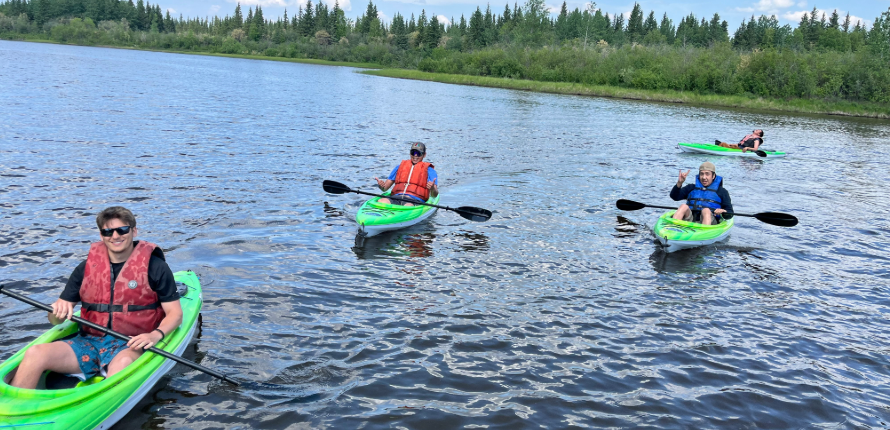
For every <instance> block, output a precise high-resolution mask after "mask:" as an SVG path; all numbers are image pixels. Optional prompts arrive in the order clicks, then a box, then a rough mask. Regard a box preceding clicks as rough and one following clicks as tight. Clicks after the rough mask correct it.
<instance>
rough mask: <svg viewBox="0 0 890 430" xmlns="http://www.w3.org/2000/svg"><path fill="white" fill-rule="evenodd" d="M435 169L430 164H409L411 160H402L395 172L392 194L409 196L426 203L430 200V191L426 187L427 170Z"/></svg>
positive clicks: (422, 162) (423, 162)
mask: <svg viewBox="0 0 890 430" xmlns="http://www.w3.org/2000/svg"><path fill="white" fill-rule="evenodd" d="M430 167H432V168H434V169H435V168H436V167H435V166H433V165H432V164H430V163H427V162H425V161H421V162H419V163H417V164H411V160H402V164H399V170H398V172H396V185H395V186H394V187H392V193H393V194H411V195H413V196H417V197H420V198H421V200H423V201H427V199H429V198H430V190H429V189H428V188H427V187H426V183H427V174H428V173H429V172H428V171H427V169H429V168H430Z"/></svg>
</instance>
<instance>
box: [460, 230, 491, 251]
mask: <svg viewBox="0 0 890 430" xmlns="http://www.w3.org/2000/svg"><path fill="white" fill-rule="evenodd" d="M454 237H456V238H457V239H458V247H459V248H458V249H457V251H459V252H486V251H488V250H489V248H490V247H491V245H490V243H489V239H488V236H486V235H485V233H471V232H467V231H461V232H459V233H455V234H454Z"/></svg>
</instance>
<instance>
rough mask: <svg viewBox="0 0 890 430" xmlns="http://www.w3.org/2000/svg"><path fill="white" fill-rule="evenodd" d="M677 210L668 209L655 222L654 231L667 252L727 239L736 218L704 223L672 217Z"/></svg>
mask: <svg viewBox="0 0 890 430" xmlns="http://www.w3.org/2000/svg"><path fill="white" fill-rule="evenodd" d="M674 212H676V211H668V212H667V213H665V214H664V215H662V216H661V217H660V218H658V221H656V222H655V226H654V227H652V231H653V232H654V233H655V237H656V238H657V239H658V242H659V243H661V245H662V246H663V247H664V251H665V252H674V251H679V250H681V249H687V248H694V247H697V246H703V245H710V244H712V243H715V242H719V241H721V240H723V239H726V238H727V237H728V236H729V231H730V230H732V226H733V225H734V221H733V220H734V219H733V218H730V219H724V220H721V221H720V223H719V224H716V225H704V224H699V223H697V222H689V221H683V220H676V219H673V218H672V217H673V216H674Z"/></svg>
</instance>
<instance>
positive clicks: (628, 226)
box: [612, 215, 647, 238]
mask: <svg viewBox="0 0 890 430" xmlns="http://www.w3.org/2000/svg"><path fill="white" fill-rule="evenodd" d="M616 221H617V222H618V225H616V226H615V232H616V233H613V234H612V235H613V236H615V237H617V238H629V237H636V236H638V235H639V234H640V231H641V230H646V229H647V227H646V226H645V225H643V224H638V223H635V222H633V221H631V220H629V219H627V218H625V217H623V216H621V215H618V216H617V217H616Z"/></svg>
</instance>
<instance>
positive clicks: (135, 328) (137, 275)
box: [80, 241, 166, 336]
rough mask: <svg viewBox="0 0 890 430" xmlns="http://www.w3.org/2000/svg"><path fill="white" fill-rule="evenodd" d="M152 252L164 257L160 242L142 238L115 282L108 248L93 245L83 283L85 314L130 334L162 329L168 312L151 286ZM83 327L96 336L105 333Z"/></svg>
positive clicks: (85, 317) (100, 243) (83, 315)
mask: <svg viewBox="0 0 890 430" xmlns="http://www.w3.org/2000/svg"><path fill="white" fill-rule="evenodd" d="M152 254H156V255H158V256H159V257H160V258H161V259H163V258H164V253H163V251H161V248H158V246H157V245H155V244H153V243H149V242H146V241H139V242H138V243H137V244H136V247H135V249H133V253H132V254H130V257H129V258H127V261H126V262H125V263H124V267H122V268H121V272H120V274H119V275H117V279H116V280H115V281H114V285H112V284H111V260H109V259H108V248H106V246H105V243H104V242H96V243H94V244H92V245H91V246H90V253H89V255H88V256H87V263H86V267H85V268H84V272H83V283H82V284H81V285H80V301H81V304H82V308H81V312H80V315H81V317H82V318H83V319H85V320H87V321H90V322H92V323H96V324H98V325H101V326H105V327H108V328H110V329H112V330H114V331H117V332H119V333H122V334H125V335H127V336H136V335H139V334H142V333H148V332H150V331H152V330H154V329H156V328H158V325H160V324H161V320H163V319H164V316H166V314H165V313H164V309H163V308H162V307H161V303H160V301H159V300H158V294H157V293H155V292H154V291H153V290H152V289H151V287H150V286H149V285H148V262H149V260H151V256H152ZM83 330H84V332H86V334H90V335H93V336H104V335H105V333H102V332H100V331H98V330H94V329H91V328H89V327H83Z"/></svg>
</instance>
